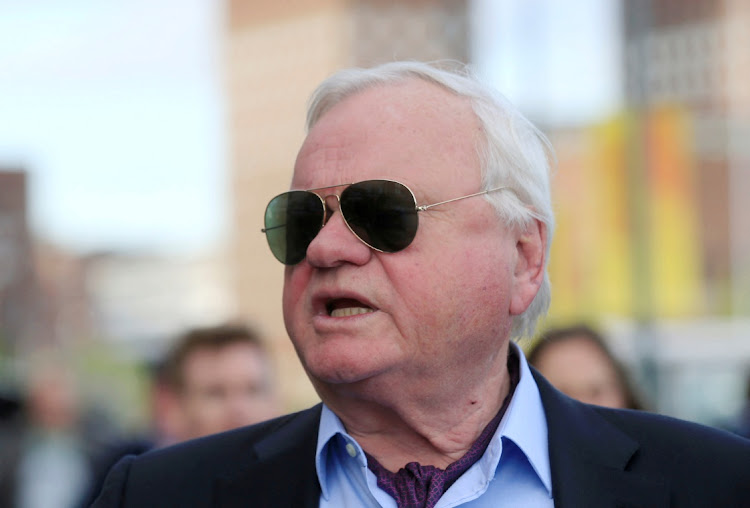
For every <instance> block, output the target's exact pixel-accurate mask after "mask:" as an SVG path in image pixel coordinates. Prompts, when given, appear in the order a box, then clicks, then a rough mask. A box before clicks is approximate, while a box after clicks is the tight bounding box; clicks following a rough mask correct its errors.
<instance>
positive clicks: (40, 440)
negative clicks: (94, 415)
mask: <svg viewBox="0 0 750 508" xmlns="http://www.w3.org/2000/svg"><path fill="white" fill-rule="evenodd" d="M82 416H83V414H82V411H81V396H80V392H79V388H78V383H77V379H76V376H75V374H74V371H73V370H72V369H71V368H70V367H69V366H68V365H66V363H65V360H64V359H63V358H61V356H60V355H59V354H57V353H54V352H44V353H40V354H39V355H38V356H35V357H33V358H32V360H31V361H30V364H29V368H28V373H27V375H26V376H25V387H24V397H23V405H22V407H21V409H20V411H19V413H18V414H17V415H16V417H15V418H14V419H13V420H12V421H9V422H7V424H6V425H4V426H3V427H2V428H1V429H0V506H4V507H5V506H7V507H13V508H47V507H50V506H58V507H60V508H73V507H78V506H79V504H78V502H79V500H80V499H81V496H82V495H83V494H84V493H85V492H86V491H87V489H89V488H90V486H91V482H92V480H93V472H92V469H91V456H90V453H91V450H90V449H89V447H88V446H87V442H86V436H84V435H83V432H82V430H83V428H82Z"/></svg>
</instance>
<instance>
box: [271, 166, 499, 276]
mask: <svg viewBox="0 0 750 508" xmlns="http://www.w3.org/2000/svg"><path fill="white" fill-rule="evenodd" d="M343 186H346V188H345V189H344V190H343V191H341V195H340V196H338V195H336V194H330V195H326V196H320V195H319V194H317V193H316V192H314V191H320V190H325V189H333V188H335V187H343ZM506 188H507V187H496V188H494V189H488V190H485V191H481V192H476V193H474V194H469V195H468V196H461V197H457V198H453V199H449V200H447V201H441V202H439V203H432V204H429V205H417V199H416V198H415V197H414V193H413V192H412V191H411V189H410V188H409V187H407V186H406V185H404V184H402V183H399V182H395V181H393V180H365V181H363V182H357V183H351V184H346V183H344V184H339V185H330V186H328V187H318V188H315V189H308V190H293V191H289V192H284V193H283V194H279V195H278V196H276V197H275V198H273V199H272V200H271V201H270V202H269V203H268V206H267V207H266V215H265V223H264V225H265V227H264V228H263V229H262V230H261V232H263V233H265V234H266V239H267V240H268V246H269V247H270V248H271V252H272V253H273V255H274V256H275V257H276V259H278V260H279V261H281V262H282V263H284V264H285V265H296V264H297V263H299V262H300V261H302V260H303V259H305V256H306V255H307V247H308V246H309V245H310V243H311V242H312V241H313V239H314V238H315V236H316V235H317V234H318V233H319V232H320V230H321V229H323V226H324V225H325V224H326V222H327V220H328V218H329V211H330V210H331V208H330V207H328V206H327V204H326V200H327V199H328V198H330V197H335V198H336V199H337V200H338V202H339V210H340V211H341V216H342V217H343V219H344V222H345V223H346V225H347V227H348V228H349V230H350V231H351V232H352V233H354V236H356V237H357V238H359V239H360V241H362V243H364V244H365V245H367V246H368V247H370V248H372V249H375V250H376V251H379V252H398V251H400V250H403V249H405V248H406V247H408V246H409V244H411V242H412V240H414V237H415V236H416V234H417V226H418V225H419V219H418V218H417V213H418V212H424V211H426V210H429V209H430V208H434V207H436V206H439V205H444V204H446V203H451V202H453V201H458V200H460V199H466V198H472V197H474V196H480V195H482V194H487V193H488V192H494V191H498V190H501V189H506Z"/></svg>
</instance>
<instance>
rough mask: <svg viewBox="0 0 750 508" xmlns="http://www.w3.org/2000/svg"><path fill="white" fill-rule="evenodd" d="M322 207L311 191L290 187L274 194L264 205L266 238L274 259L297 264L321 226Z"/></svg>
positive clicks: (286, 263)
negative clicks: (276, 194)
mask: <svg viewBox="0 0 750 508" xmlns="http://www.w3.org/2000/svg"><path fill="white" fill-rule="evenodd" d="M324 213H325V210H324V208H323V203H322V202H321V201H320V198H318V196H316V195H315V194H313V193H312V192H306V191H291V192H285V193H284V194H280V195H278V196H276V197H275V198H273V199H272V200H271V202H270V203H268V206H267V207H266V217H265V227H266V239H267V240H268V246H269V247H271V252H273V255H274V256H276V259H278V260H279V261H281V262H282V263H284V264H285V265H296V264H297V263H299V262H300V261H302V260H303V259H305V255H306V254H307V247H308V246H309V245H310V242H312V241H313V238H315V236H316V235H317V234H318V233H319V232H320V228H321V227H323V215H324Z"/></svg>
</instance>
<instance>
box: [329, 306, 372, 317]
mask: <svg viewBox="0 0 750 508" xmlns="http://www.w3.org/2000/svg"><path fill="white" fill-rule="evenodd" d="M370 312H375V311H374V310H373V309H370V308H367V307H343V308H341V309H333V310H332V311H331V317H349V316H356V315H358V314H367V313H370Z"/></svg>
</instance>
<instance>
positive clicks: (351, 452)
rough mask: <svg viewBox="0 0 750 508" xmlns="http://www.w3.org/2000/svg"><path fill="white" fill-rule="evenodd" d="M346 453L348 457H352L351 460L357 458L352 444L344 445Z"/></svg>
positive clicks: (355, 449)
mask: <svg viewBox="0 0 750 508" xmlns="http://www.w3.org/2000/svg"><path fill="white" fill-rule="evenodd" d="M346 453H348V454H349V456H350V457H352V458H353V457H356V456H357V448H356V447H355V446H354V445H353V444H351V443H346Z"/></svg>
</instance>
